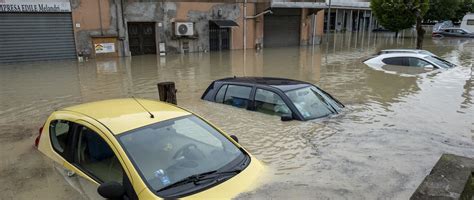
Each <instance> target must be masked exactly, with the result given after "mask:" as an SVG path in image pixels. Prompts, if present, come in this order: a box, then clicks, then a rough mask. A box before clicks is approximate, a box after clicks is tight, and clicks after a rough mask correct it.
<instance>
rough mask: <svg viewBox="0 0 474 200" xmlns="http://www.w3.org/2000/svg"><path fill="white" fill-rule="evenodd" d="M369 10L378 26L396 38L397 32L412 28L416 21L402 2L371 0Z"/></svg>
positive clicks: (395, 0)
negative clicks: (391, 32)
mask: <svg viewBox="0 0 474 200" xmlns="http://www.w3.org/2000/svg"><path fill="white" fill-rule="evenodd" d="M370 8H371V9H372V12H373V13H374V15H375V17H376V18H377V20H378V22H379V23H380V25H382V26H383V27H384V28H386V29H388V30H390V31H393V32H395V37H398V32H399V31H401V30H403V29H407V28H411V27H413V25H414V24H415V21H416V16H415V15H414V14H413V13H412V12H411V10H408V9H407V7H406V6H405V3H404V2H403V1H397V0H371V1H370Z"/></svg>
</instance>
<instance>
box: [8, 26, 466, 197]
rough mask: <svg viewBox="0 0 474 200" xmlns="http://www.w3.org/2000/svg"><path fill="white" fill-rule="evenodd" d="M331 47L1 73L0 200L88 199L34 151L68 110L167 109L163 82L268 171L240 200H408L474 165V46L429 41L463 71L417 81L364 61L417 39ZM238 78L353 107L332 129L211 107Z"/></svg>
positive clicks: (347, 39) (361, 39) (339, 40)
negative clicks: (464, 162)
mask: <svg viewBox="0 0 474 200" xmlns="http://www.w3.org/2000/svg"><path fill="white" fill-rule="evenodd" d="M366 34H367V33H366ZM329 38H330V41H329V48H328V49H326V46H325V45H322V46H316V47H315V48H311V47H301V48H299V47H292V48H273V49H264V50H263V51H247V52H246V54H245V55H244V52H243V51H228V52H212V53H193V54H184V55H182V54H179V55H168V56H166V59H163V58H160V57H159V56H156V55H146V56H136V57H132V58H124V59H118V60H115V59H114V60H90V61H87V62H84V63H77V62H75V61H59V62H58V61H55V62H37V63H19V64H2V65H1V66H0V157H1V158H2V159H1V161H0V162H1V163H0V190H1V191H3V192H2V193H1V194H0V199H32V198H37V199H66V198H67V199H82V198H83V197H81V196H80V195H79V193H77V192H75V190H74V188H72V187H70V186H69V184H68V182H67V181H66V180H65V179H64V178H63V177H62V176H61V175H60V174H59V173H58V172H57V171H56V170H55V169H54V168H53V167H51V165H50V163H49V161H47V159H43V158H42V156H41V154H40V153H39V152H38V151H36V150H35V149H34V148H33V143H34V139H35V137H36V135H37V134H38V129H39V127H40V126H41V125H42V124H43V123H44V121H45V120H46V118H47V117H48V115H49V114H50V113H51V112H52V111H54V110H56V109H59V108H62V107H65V106H69V105H75V104H79V103H84V102H90V101H96V100H103V99H110V98H121V97H130V96H135V97H143V98H150V99H158V92H157V86H156V83H158V82H162V81H174V82H176V87H177V89H178V93H177V96H178V105H180V106H183V107H185V108H188V109H190V110H192V111H194V112H196V113H197V114H199V115H202V116H203V117H204V118H206V119H208V120H210V121H211V122H212V123H214V124H215V125H217V126H218V127H220V128H222V129H223V130H224V131H226V132H227V133H228V134H234V135H237V136H238V137H239V140H240V143H241V144H243V146H244V147H246V148H247V149H248V150H249V151H250V152H251V153H252V154H253V155H254V156H256V157H257V158H258V159H260V160H261V161H263V162H264V163H265V164H266V165H267V167H268V174H267V175H265V178H264V179H265V182H264V183H263V184H262V186H261V187H259V188H258V189H257V190H255V191H252V192H250V193H246V194H241V196H240V197H239V198H241V199H290V198H291V199H378V198H379V199H407V198H409V197H410V196H411V194H412V193H413V192H414V191H415V190H416V188H417V187H418V185H419V184H420V183H421V181H422V180H423V179H424V177H425V176H426V175H427V174H428V173H429V172H430V170H431V168H432V167H433V165H434V164H435V163H436V161H437V160H438V158H439V157H440V156H441V154H443V153H453V154H457V155H461V156H467V157H473V155H474V100H473V97H474V73H473V65H474V39H473V40H464V39H443V40H432V39H431V38H426V39H425V44H424V48H425V49H426V50H429V51H431V52H433V53H435V54H437V55H439V56H440V57H442V58H444V59H446V60H448V61H451V62H453V63H455V64H458V65H461V67H457V68H454V69H449V70H446V71H440V72H433V73H425V74H419V75H412V74H404V73H402V74H397V73H395V74H394V73H387V72H384V71H378V70H374V69H371V68H370V67H368V66H367V65H365V64H363V63H362V61H363V60H364V58H366V57H367V56H370V55H372V54H374V53H376V52H377V51H379V50H381V49H387V48H403V47H409V48H412V47H414V46H415V44H414V43H415V39H414V38H405V39H398V40H397V39H393V38H392V37H386V36H383V35H356V34H351V35H349V34H347V35H342V34H340V35H331V36H330V37H329ZM230 76H272V77H285V78H292V79H299V80H303V81H308V82H311V83H314V84H316V85H318V86H319V87H321V88H322V89H324V90H326V91H327V92H329V93H331V94H332V95H333V96H334V97H336V98H337V99H339V100H340V101H341V102H343V103H344V104H345V105H346V106H347V108H346V109H345V111H344V113H343V114H340V115H338V116H334V117H332V118H330V119H320V120H314V121H308V122H300V121H290V122H282V121H280V118H278V117H276V116H270V115H265V114H261V113H257V112H249V111H246V110H243V109H238V108H233V107H231V106H226V105H221V104H217V103H211V102H207V101H203V100H201V99H200V97H201V95H202V93H203V92H204V90H205V89H206V88H207V86H208V85H209V84H210V83H211V82H212V81H213V80H215V79H219V78H224V77H230ZM117 109H120V108H117ZM229 113H231V114H229Z"/></svg>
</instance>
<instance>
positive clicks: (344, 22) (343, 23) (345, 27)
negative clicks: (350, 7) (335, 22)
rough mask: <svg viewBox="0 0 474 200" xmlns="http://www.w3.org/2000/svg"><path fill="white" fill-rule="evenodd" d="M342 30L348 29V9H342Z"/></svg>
mask: <svg viewBox="0 0 474 200" xmlns="http://www.w3.org/2000/svg"><path fill="white" fill-rule="evenodd" d="M341 30H347V23H346V10H342V25H341Z"/></svg>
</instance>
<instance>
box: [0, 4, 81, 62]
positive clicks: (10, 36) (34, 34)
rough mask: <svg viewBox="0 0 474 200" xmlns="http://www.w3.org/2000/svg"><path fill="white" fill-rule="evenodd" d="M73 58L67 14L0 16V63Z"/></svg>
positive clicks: (72, 36) (70, 30) (7, 14)
mask: <svg viewBox="0 0 474 200" xmlns="http://www.w3.org/2000/svg"><path fill="white" fill-rule="evenodd" d="M74 58H76V48H75V43H74V33H73V27H72V18H71V13H0V63H6V62H23V61H40V60H58V59H74Z"/></svg>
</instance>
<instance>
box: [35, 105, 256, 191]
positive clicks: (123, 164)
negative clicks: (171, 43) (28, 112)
mask: <svg viewBox="0 0 474 200" xmlns="http://www.w3.org/2000/svg"><path fill="white" fill-rule="evenodd" d="M35 145H36V146H37V148H38V150H39V151H41V152H42V153H43V154H45V155H46V156H47V157H49V158H51V159H52V160H54V161H55V162H53V163H55V165H57V166H58V167H60V168H64V170H63V171H64V174H65V175H67V176H65V177H66V179H67V180H68V182H70V183H71V184H72V185H73V186H74V187H75V188H76V189H77V190H78V191H79V192H81V193H82V194H83V195H86V196H87V197H88V198H92V199H96V198H109V199H127V198H128V199H161V198H164V199H168V198H185V199H230V198H233V197H235V196H237V195H238V194H240V193H242V192H246V191H249V190H252V189H254V188H255V187H256V186H257V179H258V177H259V175H261V173H262V172H263V170H264V167H263V165H262V164H261V163H260V161H258V160H257V159H256V158H254V157H253V156H252V155H250V153H248V152H247V151H246V150H245V149H244V148H243V147H242V146H240V145H239V144H238V141H237V138H236V137H235V136H228V135H226V134H224V133H223V132H222V131H220V130H219V129H217V128H216V127H215V126H213V125H211V124H210V123H208V122H206V121H205V120H203V119H202V118H200V117H198V116H196V115H194V114H192V113H190V112H188V111H186V110H183V109H181V108H178V107H176V106H174V105H170V104H167V103H162V102H157V101H152V100H144V99H134V98H130V99H116V100H106V101H99V102H93V103H86V104H82V105H77V106H72V107H68V108H64V109H61V110H59V111H55V112H54V113H52V114H51V116H50V117H49V118H48V120H47V121H46V123H45V124H44V126H43V128H41V129H40V134H39V135H38V137H37V139H36V141H35Z"/></svg>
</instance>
